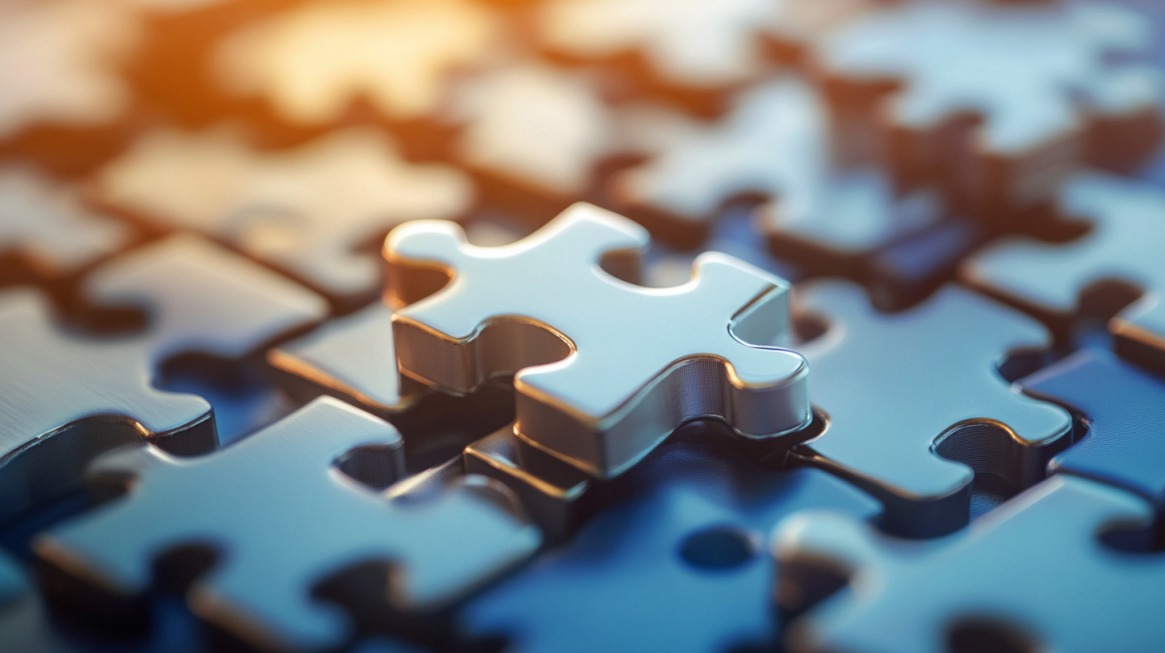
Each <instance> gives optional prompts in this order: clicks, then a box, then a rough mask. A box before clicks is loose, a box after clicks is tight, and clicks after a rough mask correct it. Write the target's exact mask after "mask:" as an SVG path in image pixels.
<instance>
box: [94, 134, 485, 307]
mask: <svg viewBox="0 0 1165 653" xmlns="http://www.w3.org/2000/svg"><path fill="white" fill-rule="evenodd" d="M191 179H198V180H199V183H191ZM97 192H98V193H99V194H100V195H101V197H102V200H103V201H104V202H106V203H108V204H110V205H112V206H114V207H117V208H119V209H121V210H124V211H127V212H129V213H131V214H133V215H135V216H139V217H141V218H142V219H145V220H148V221H153V222H155V223H162V224H164V225H166V226H168V227H174V228H179V229H192V230H197V231H200V232H202V233H206V234H211V235H214V236H215V237H217V238H219V239H221V240H223V241H226V242H228V243H231V244H233V245H235V246H237V247H239V248H240V249H242V250H243V251H245V252H247V253H248V254H251V255H252V256H255V257H256V258H259V259H261V260H264V261H267V262H269V263H271V264H273V265H275V266H277V267H279V268H281V269H283V270H286V271H287V272H288V273H289V274H292V275H293V276H295V277H296V278H298V279H301V280H303V281H304V282H306V283H308V284H310V285H312V286H314V287H316V288H319V289H321V290H322V291H324V292H325V293H327V294H329V295H330V296H332V297H334V298H337V299H338V300H339V301H341V302H342V303H355V302H356V300H357V299H366V298H368V297H370V296H371V295H372V294H374V293H375V292H376V291H377V290H378V289H379V286H380V280H379V267H378V265H377V264H376V262H375V261H374V256H373V255H369V256H361V255H360V253H359V252H358V250H359V248H360V247H361V246H362V245H365V246H367V245H370V244H371V243H372V242H374V241H376V240H377V239H378V238H379V237H382V236H383V235H384V234H385V233H386V232H387V231H388V230H389V229H390V228H391V227H392V226H394V225H396V224H398V223H400V222H403V221H405V220H410V219H413V218H432V219H449V218H456V217H460V216H461V215H462V214H463V213H464V212H466V211H468V210H469V208H470V205H471V204H472V202H473V188H472V186H471V184H470V183H469V181H468V180H467V179H466V178H465V177H463V176H462V175H460V174H459V173H458V172H457V171H455V170H454V169H452V168H449V167H446V166H442V165H413V164H409V163H406V162H404V161H403V160H401V159H400V158H399V157H398V155H397V153H396V150H395V148H394V146H393V145H392V143H391V142H390V141H389V140H388V139H387V138H386V137H385V136H384V135H383V134H381V133H380V132H376V131H372V130H366V129H349V130H344V131H340V132H336V133H333V134H330V135H327V136H324V137H322V138H320V139H319V140H315V141H312V142H309V143H308V144H306V145H303V146H300V147H298V148H295V149H293V150H289V151H281V152H263V151H257V150H254V149H252V148H250V147H248V145H247V144H246V143H245V142H244V141H243V140H242V139H241V138H239V137H238V135H237V134H235V133H232V132H229V131H210V132H207V133H203V134H183V133H179V132H155V133H153V134H150V135H148V136H146V137H144V138H143V139H142V140H141V141H140V142H138V143H137V144H136V145H135V147H134V148H133V149H132V150H131V151H130V152H129V153H128V154H126V155H125V156H123V157H122V158H121V159H119V160H117V161H115V162H113V163H112V164H110V166H109V167H108V168H107V169H106V170H104V171H103V172H102V174H101V177H100V180H99V182H98V189H97ZM370 254H371V250H370Z"/></svg>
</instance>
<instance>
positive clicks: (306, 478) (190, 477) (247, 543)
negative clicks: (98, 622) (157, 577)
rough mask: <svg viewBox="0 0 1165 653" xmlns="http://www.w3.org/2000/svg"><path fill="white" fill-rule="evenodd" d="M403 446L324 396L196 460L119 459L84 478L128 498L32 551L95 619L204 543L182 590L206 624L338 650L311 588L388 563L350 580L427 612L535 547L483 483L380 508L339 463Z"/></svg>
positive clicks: (395, 604) (330, 618) (330, 611)
mask: <svg viewBox="0 0 1165 653" xmlns="http://www.w3.org/2000/svg"><path fill="white" fill-rule="evenodd" d="M399 446H400V438H399V435H397V434H396V432H395V430H393V429H392V427H390V426H389V425H388V424H387V423H385V422H382V421H380V420H378V419H376V418H374V417H372V416H371V415H368V414H366V413H363V412H361V411H359V410H357V409H355V408H352V407H350V406H347V405H345V404H343V403H341V402H339V401H338V400H335V399H331V398H324V399H319V400H317V401H315V402H313V403H311V404H309V405H308V406H307V407H305V408H303V409H301V410H300V411H298V412H296V413H295V414H293V415H291V416H290V417H287V418H285V419H284V420H283V421H281V422H279V423H277V424H276V425H274V426H272V427H270V428H268V429H266V430H264V431H262V432H260V433H258V434H255V435H253V436H250V437H248V438H245V439H243V440H241V441H239V442H238V443H237V444H234V445H232V446H230V447H228V448H226V449H224V450H222V451H221V452H218V453H214V454H211V455H208V456H205V457H201V458H196V459H184V460H183V459H177V458H174V457H172V456H169V455H167V454H165V453H163V452H161V451H160V450H158V449H155V448H138V449H133V450H129V451H120V452H115V453H113V454H110V455H108V456H107V457H104V458H101V459H100V460H98V461H97V462H96V463H95V464H94V468H93V474H95V475H97V476H98V477H101V476H104V477H106V478H107V479H108V480H110V481H113V482H115V483H119V484H121V485H123V486H125V487H126V489H127V490H128V493H127V494H126V495H125V496H124V497H122V498H119V499H115V500H113V501H112V502H111V503H109V504H106V505H104V506H102V507H100V508H98V509H96V510H95V511H94V512H92V513H90V514H87V515H83V516H81V517H78V518H76V519H74V520H72V521H69V522H66V523H65V524H62V525H61V526H59V527H55V528H53V529H52V530H50V531H49V532H48V534H46V535H43V536H40V537H39V538H38V539H37V540H36V542H35V543H34V548H35V550H36V553H37V555H38V556H39V557H40V558H41V559H42V560H44V561H45V562H46V563H47V564H49V565H51V566H53V567H54V568H55V569H57V570H58V571H59V572H60V574H62V575H63V577H64V578H65V579H66V580H67V581H68V582H75V583H77V584H78V585H79V586H82V587H87V588H89V589H90V590H91V591H93V592H96V596H106V597H107V600H106V601H105V603H104V604H98V605H89V606H87V607H88V609H90V610H100V609H102V608H112V607H115V606H117V605H118V603H119V602H120V601H124V600H127V599H132V598H134V597H140V596H141V595H142V594H143V593H144V592H145V591H146V589H147V588H148V586H149V584H150V576H151V571H152V564H153V561H154V560H155V559H157V558H158V557H159V556H161V555H163V554H166V553H173V552H174V551H175V550H177V549H179V548H181V547H192V546H193V547H200V548H204V549H209V550H210V551H211V552H212V553H214V554H215V555H216V557H217V560H218V564H217V565H216V566H215V567H214V568H213V569H211V570H210V571H208V572H207V573H205V574H203V575H202V576H201V577H200V578H199V579H197V580H195V581H194V584H193V586H192V587H191V588H190V590H189V592H188V594H187V598H188V601H189V603H190V605H191V608H192V609H193V610H194V612H195V613H196V614H197V615H198V616H199V617H200V618H202V619H204V620H206V621H207V622H209V623H212V624H214V625H215V626H217V627H218V628H221V629H224V630H226V631H228V632H230V633H233V634H234V635H235V636H236V637H238V638H239V639H241V640H243V641H245V642H248V643H250V644H251V645H255V646H258V647H260V648H263V647H267V648H280V650H282V648H290V649H296V650H304V649H316V648H323V647H329V646H336V645H338V644H340V643H342V642H343V640H344V638H345V636H346V630H347V629H346V628H345V625H344V620H343V618H342V615H341V614H340V611H339V610H338V609H337V608H336V607H335V606H334V605H328V604H325V603H322V602H319V601H318V599H314V598H313V594H312V590H313V589H314V588H316V587H317V586H318V585H319V584H320V583H322V582H323V581H325V580H327V579H328V578H329V577H331V576H334V575H338V574H339V573H340V572H343V571H345V570H346V569H349V568H351V567H353V566H355V565H358V564H366V563H369V562H383V563H384V564H385V565H386V566H390V568H391V569H395V572H394V573H391V574H389V575H387V576H384V575H379V574H362V575H360V578H359V579H355V578H352V579H348V580H347V582H348V583H356V584H359V583H366V584H376V583H377V582H382V581H383V579H384V578H388V587H387V588H386V593H385V595H384V602H385V606H384V609H385V610H401V611H428V610H433V609H437V608H440V607H442V606H445V605H447V604H449V602H451V601H453V600H454V599H456V598H458V597H459V596H461V595H462V594H464V593H466V592H468V591H471V590H473V589H475V588H477V587H479V586H480V585H481V584H483V583H485V582H486V581H488V580H489V579H491V578H493V577H495V576H496V575H498V574H500V573H501V572H503V571H505V570H507V569H508V568H510V567H511V566H513V565H514V564H516V563H518V562H520V561H522V560H524V559H525V558H526V557H527V556H529V555H530V554H532V553H533V552H534V551H535V550H536V549H537V547H538V544H539V540H540V538H539V535H538V532H537V530H536V529H534V528H533V527H531V526H530V525H529V524H528V522H526V521H525V519H524V518H523V517H522V516H521V513H520V511H519V509H517V508H516V504H515V503H514V502H513V501H512V498H511V497H510V495H508V494H506V493H503V492H502V491H501V490H499V489H498V488H497V487H496V486H492V485H487V484H484V483H483V482H480V481H483V480H484V479H481V478H480V477H478V478H477V479H475V478H474V477H466V478H465V479H463V480H462V482H460V483H459V484H456V485H454V486H452V487H450V488H448V489H446V490H444V491H442V492H440V493H438V494H437V495H436V496H428V497H405V498H396V499H392V500H389V499H386V498H385V497H383V496H378V495H377V494H375V493H373V492H371V491H369V490H367V489H364V488H361V487H359V486H357V485H356V484H354V483H353V482H352V481H351V480H349V479H346V478H342V477H340V476H339V475H337V474H336V473H335V472H334V470H333V469H332V467H333V466H334V465H335V464H336V462H337V461H338V460H339V459H341V457H343V456H345V455H346V454H348V453H350V452H352V451H354V450H358V449H361V448H368V447H375V448H381V449H383V448H386V447H387V448H396V447H399ZM289 507H291V509H289ZM194 557H195V558H197V557H199V556H194ZM178 564H182V562H181V561H179V562H178ZM190 564H195V565H197V564H198V563H197V562H195V561H192V562H190ZM353 591H357V590H353ZM66 598H67V596H66V597H62V600H65V599H66Z"/></svg>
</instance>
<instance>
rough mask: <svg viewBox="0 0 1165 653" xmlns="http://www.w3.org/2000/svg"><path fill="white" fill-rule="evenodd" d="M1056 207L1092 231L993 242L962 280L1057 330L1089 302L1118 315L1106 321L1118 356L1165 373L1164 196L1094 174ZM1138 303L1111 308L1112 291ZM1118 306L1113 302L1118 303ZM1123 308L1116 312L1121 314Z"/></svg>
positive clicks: (1077, 181) (1074, 184)
mask: <svg viewBox="0 0 1165 653" xmlns="http://www.w3.org/2000/svg"><path fill="white" fill-rule="evenodd" d="M1060 204H1061V210H1062V212H1063V213H1066V214H1067V215H1069V216H1073V217H1082V218H1083V219H1085V220H1086V221H1088V222H1089V223H1091V229H1090V230H1089V231H1088V232H1087V233H1086V234H1084V235H1083V236H1081V237H1079V238H1078V239H1076V240H1073V241H1070V242H1067V243H1062V244H1052V243H1043V242H1039V241H1036V240H1032V239H1022V240H1012V241H1008V242H1002V243H999V244H998V245H995V246H993V247H991V248H989V249H987V250H985V251H983V252H982V253H980V254H978V255H976V256H975V257H974V258H973V259H971V260H970V261H969V262H968V264H967V265H966V267H965V269H964V275H963V276H964V278H966V279H967V281H968V282H970V283H972V284H974V285H975V286H976V287H977V288H980V289H982V290H985V291H987V292H989V293H990V294H992V295H995V296H998V297H1001V298H1003V299H1005V300H1007V301H1009V302H1013V303H1016V304H1018V305H1019V306H1021V307H1022V308H1024V309H1025V310H1030V311H1032V312H1034V313H1036V314H1038V315H1040V317H1042V318H1045V319H1048V320H1049V321H1051V322H1053V323H1056V322H1058V323H1059V325H1061V326H1063V325H1065V324H1067V323H1069V322H1070V321H1071V320H1072V318H1074V317H1076V316H1077V314H1078V312H1080V311H1078V308H1083V306H1082V305H1083V304H1085V303H1090V304H1093V305H1095V306H1099V307H1100V308H1101V310H1119V313H1118V314H1117V315H1116V316H1115V317H1114V318H1113V319H1112V320H1110V321H1109V330H1110V331H1111V332H1112V333H1113V335H1114V336H1116V339H1117V341H1116V347H1117V351H1118V352H1120V353H1121V354H1122V355H1126V356H1128V357H1130V358H1133V359H1135V360H1137V361H1138V362H1140V363H1143V364H1145V365H1148V366H1150V367H1155V368H1157V369H1165V306H1163V305H1162V304H1161V298H1160V293H1162V292H1165V265H1162V263H1161V248H1160V244H1161V243H1162V242H1165V193H1162V192H1161V190H1160V189H1158V188H1156V187H1155V186H1152V185H1150V184H1146V183H1143V182H1138V181H1134V180H1131V179H1122V178H1119V177H1113V176H1109V175H1104V174H1100V173H1090V174H1086V175H1081V176H1078V177H1076V178H1074V179H1073V180H1072V181H1071V182H1069V183H1068V184H1067V185H1066V186H1065V188H1064V191H1063V193H1062V195H1061V199H1060ZM1130 285H1131V286H1134V287H1136V288H1137V289H1138V290H1140V291H1141V292H1142V296H1141V298H1140V300H1138V301H1137V302H1136V303H1134V304H1132V305H1130V306H1128V307H1127V308H1125V307H1123V305H1122V306H1116V307H1113V306H1111V304H1112V303H1113V302H1112V301H1108V300H1110V299H1111V298H1118V297H1120V298H1126V297H1127V296H1128V293H1127V292H1110V291H1111V290H1113V289H1117V290H1120V289H1122V288H1127V287H1128V286H1130ZM1117 301H1118V302H1119V301H1120V300H1119V299H1118V300H1117ZM1122 308H1123V310H1120V309H1122Z"/></svg>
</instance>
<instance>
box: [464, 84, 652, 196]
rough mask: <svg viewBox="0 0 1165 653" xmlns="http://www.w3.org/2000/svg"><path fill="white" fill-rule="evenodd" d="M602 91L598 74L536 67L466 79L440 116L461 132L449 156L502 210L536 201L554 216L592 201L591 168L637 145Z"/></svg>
mask: <svg viewBox="0 0 1165 653" xmlns="http://www.w3.org/2000/svg"><path fill="white" fill-rule="evenodd" d="M600 92H601V87H600V84H599V81H598V78H597V77H596V76H593V75H587V74H584V73H577V72H567V71H558V70H555V69H553V68H551V67H549V66H545V65H539V64H533V63H524V64H519V65H512V66H502V67H500V68H498V69H496V70H493V71H490V72H485V73H482V74H480V75H476V76H473V77H470V78H467V79H465V80H464V81H462V82H461V83H459V84H457V86H456V87H455V91H454V93H453V99H452V100H450V102H449V104H448V107H449V109H448V113H447V115H446V116H445V120H447V121H448V122H450V123H452V124H454V125H458V126H459V134H458V136H457V138H456V139H455V141H454V143H453V157H454V159H455V160H456V161H458V162H459V163H461V164H462V165H464V166H466V167H468V168H470V169H472V170H474V171H475V172H476V173H477V174H478V176H479V177H482V178H483V179H484V180H485V182H486V183H485V185H486V192H487V194H490V195H499V196H502V197H500V199H501V200H502V201H504V202H505V201H506V200H509V201H508V202H507V203H506V205H507V206H510V205H517V206H519V207H522V206H530V205H531V204H532V202H531V199H532V197H531V196H533V197H536V198H540V199H542V200H543V202H542V204H547V205H550V206H551V211H550V212H557V211H559V210H561V209H563V208H565V207H566V206H567V205H569V204H570V203H571V202H572V201H575V200H577V199H578V198H580V197H586V196H587V195H589V194H590V193H591V191H592V187H593V186H594V185H595V181H596V180H595V173H596V167H597V166H598V165H599V164H600V163H601V162H602V161H603V160H604V159H606V158H608V157H611V156H614V155H615V154H618V153H619V151H620V149H623V148H629V143H630V142H631V141H633V140H635V139H634V136H635V134H625V133H622V130H621V129H620V121H619V120H618V118H617V116H616V115H615V112H614V111H613V110H612V109H611V108H610V107H608V106H606V104H605V103H604V101H603V99H602V97H600ZM545 208H546V206H537V207H536V208H534V209H533V210H534V211H537V213H538V214H539V215H543V216H544V215H546V211H544V209H545Z"/></svg>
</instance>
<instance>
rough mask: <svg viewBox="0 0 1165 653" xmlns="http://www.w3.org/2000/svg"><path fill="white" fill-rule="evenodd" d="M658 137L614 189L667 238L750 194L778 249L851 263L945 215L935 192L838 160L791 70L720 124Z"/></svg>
mask: <svg viewBox="0 0 1165 653" xmlns="http://www.w3.org/2000/svg"><path fill="white" fill-rule="evenodd" d="M657 140H658V141H660V143H659V144H658V145H657V152H656V154H655V155H654V156H651V157H650V158H648V160H647V161H646V162H644V163H643V164H641V165H638V166H634V167H632V168H630V169H627V170H625V171H623V172H621V173H620V174H618V175H617V176H616V177H615V178H614V179H613V180H612V181H611V193H612V195H613V199H614V201H615V202H616V205H617V206H620V207H625V208H626V209H627V210H628V211H630V212H632V213H633V214H634V215H636V216H637V217H638V216H639V215H644V217H646V218H648V219H649V220H648V222H649V224H659V225H660V231H661V232H662V233H663V234H664V235H670V236H671V238H670V239H671V240H673V241H678V242H681V243H693V242H698V241H699V240H700V239H702V238H703V236H704V235H705V234H706V232H707V230H708V227H709V225H710V224H711V223H712V222H713V220H714V219H715V218H716V217H717V214H718V213H720V212H721V211H722V210H723V208H724V207H725V205H726V204H728V203H729V202H730V201H732V200H735V199H738V198H742V197H755V198H758V199H761V200H765V201H766V203H765V204H764V205H762V207H761V208H760V210H759V216H760V219H759V224H760V228H761V230H762V231H763V232H765V233H766V234H767V235H768V236H769V238H770V239H771V240H772V242H773V245H774V246H775V247H776V248H778V250H779V251H780V252H781V253H782V254H788V255H792V256H793V257H794V258H799V259H801V260H804V261H808V262H814V261H816V262H817V264H818V265H820V261H821V258H822V255H825V257H827V258H829V259H831V260H834V261H839V260H840V261H846V262H848V263H849V267H851V268H852V267H856V265H855V264H854V261H855V260H856V259H860V258H863V257H867V256H869V255H870V254H871V253H873V252H875V251H877V250H878V249H879V248H884V247H886V246H888V245H889V244H891V243H893V242H895V241H898V240H901V239H903V238H905V237H906V236H909V235H911V234H915V233H918V232H920V231H922V230H925V229H927V228H928V227H932V226H933V225H934V224H935V223H937V222H938V221H939V219H940V218H941V217H942V207H941V203H940V202H939V199H938V197H936V196H935V194H934V193H930V192H926V191H914V192H910V193H908V194H906V195H904V196H902V197H897V196H896V194H895V191H894V190H893V189H892V188H891V185H890V183H889V182H888V181H887V180H885V179H884V178H883V177H882V176H881V175H879V174H877V173H875V172H873V171H872V170H863V169H855V170H844V169H840V168H837V167H834V166H833V165H832V164H831V151H832V149H833V148H832V146H831V144H830V131H829V125H828V120H827V117H826V112H825V109H824V107H823V105H822V102H821V99H820V98H819V96H818V95H817V93H816V92H815V91H814V90H813V89H812V88H811V87H810V86H809V85H808V84H807V83H805V82H803V81H801V80H799V79H797V78H794V77H783V78H778V79H776V80H774V81H771V82H768V83H766V84H763V85H761V86H757V87H755V88H753V89H752V90H750V91H748V92H746V93H743V94H742V95H740V96H739V97H738V99H737V100H736V102H735V104H734V105H733V107H732V109H731V111H730V112H729V114H728V116H727V117H726V118H725V119H724V120H723V121H722V122H720V123H716V124H713V125H704V124H699V123H696V122H694V121H689V122H688V123H687V124H681V123H678V122H677V123H673V126H672V127H671V134H670V135H667V136H660V137H657Z"/></svg>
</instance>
